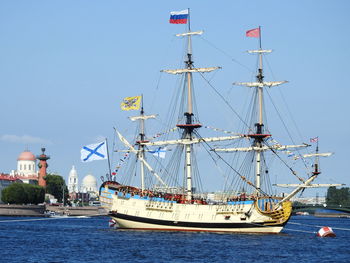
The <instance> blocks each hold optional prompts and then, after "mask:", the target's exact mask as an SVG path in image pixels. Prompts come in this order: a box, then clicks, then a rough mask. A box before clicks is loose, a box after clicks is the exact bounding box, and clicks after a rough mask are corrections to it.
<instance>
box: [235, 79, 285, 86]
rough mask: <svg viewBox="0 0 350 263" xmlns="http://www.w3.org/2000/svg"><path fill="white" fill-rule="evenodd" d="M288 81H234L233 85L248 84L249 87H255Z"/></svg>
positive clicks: (277, 84)
mask: <svg viewBox="0 0 350 263" xmlns="http://www.w3.org/2000/svg"><path fill="white" fill-rule="evenodd" d="M287 82H288V81H286V80H283V81H263V82H234V83H233V85H236V86H246V87H249V88H254V87H261V88H262V87H264V86H265V87H275V86H279V85H282V84H284V83H287Z"/></svg>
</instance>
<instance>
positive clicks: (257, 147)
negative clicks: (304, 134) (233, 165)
mask: <svg viewBox="0 0 350 263" xmlns="http://www.w3.org/2000/svg"><path fill="white" fill-rule="evenodd" d="M249 32H250V33H249ZM247 36H248V37H258V38H259V49H258V50H249V51H248V53H250V54H257V55H258V59H259V67H258V72H257V75H256V82H240V83H233V84H234V85H240V86H247V87H253V88H255V89H256V92H257V109H258V112H257V119H256V123H255V127H256V129H255V134H248V135H247V137H249V138H252V139H253V144H252V150H254V151H255V157H256V158H255V185H256V194H259V193H260V190H261V179H260V178H261V170H262V169H261V159H262V152H263V151H264V150H266V149H264V141H265V139H266V138H267V137H270V136H271V134H266V133H265V132H264V119H263V107H264V100H263V88H264V87H265V86H268V87H271V86H278V85H280V84H283V83H286V82H287V81H271V82H265V81H264V74H263V59H262V56H263V54H265V53H271V52H272V50H265V49H262V47H261V28H260V26H259V27H258V28H256V29H253V30H250V31H248V32H247Z"/></svg>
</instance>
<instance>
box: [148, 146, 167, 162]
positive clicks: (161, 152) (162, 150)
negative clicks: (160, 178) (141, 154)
mask: <svg viewBox="0 0 350 263" xmlns="http://www.w3.org/2000/svg"><path fill="white" fill-rule="evenodd" d="M166 151H167V150H166V148H162V147H158V149H157V150H154V151H149V152H150V153H152V154H153V155H154V156H157V157H158V158H163V159H164V158H165V153H166Z"/></svg>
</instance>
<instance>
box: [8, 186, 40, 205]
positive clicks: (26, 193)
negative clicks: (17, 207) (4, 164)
mask: <svg viewBox="0 0 350 263" xmlns="http://www.w3.org/2000/svg"><path fill="white" fill-rule="evenodd" d="M1 199H2V201H3V202H4V203H10V204H38V203H42V202H44V199H45V190H44V188H43V187H41V186H38V185H31V184H24V183H13V184H11V185H10V186H8V187H6V188H5V189H4V190H3V191H2V198H1Z"/></svg>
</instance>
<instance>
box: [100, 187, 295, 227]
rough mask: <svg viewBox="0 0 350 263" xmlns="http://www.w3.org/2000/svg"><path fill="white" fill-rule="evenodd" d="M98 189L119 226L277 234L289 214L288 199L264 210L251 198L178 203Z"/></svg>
mask: <svg viewBox="0 0 350 263" xmlns="http://www.w3.org/2000/svg"><path fill="white" fill-rule="evenodd" d="M101 193H102V194H101V195H100V199H101V202H102V203H103V204H104V206H105V207H106V208H107V209H108V210H109V216H110V217H112V219H113V220H114V222H116V223H117V224H118V228H119V229H134V230H160V231H191V232H224V233H266V234H267V233H271V234H277V233H279V232H281V230H282V229H283V227H284V225H285V224H286V223H287V222H288V220H289V218H290V215H291V204H290V203H289V202H286V203H285V204H283V205H282V208H281V209H279V210H277V211H274V212H265V211H262V210H261V209H260V208H259V207H258V202H256V201H253V200H250V201H237V202H231V203H230V202H228V203H226V204H205V205H204V204H181V203H177V202H171V201H166V200H164V199H162V198H152V199H149V198H144V197H139V196H137V195H135V196H131V195H129V194H127V195H125V194H122V193H120V192H114V191H113V190H110V189H109V190H108V189H107V190H106V189H104V188H103V189H102V191H101Z"/></svg>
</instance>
